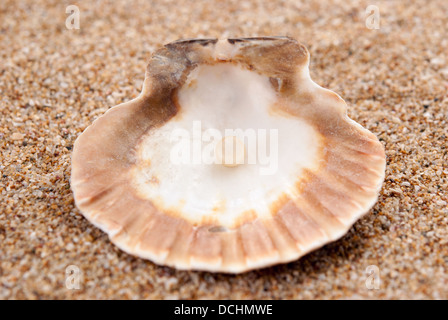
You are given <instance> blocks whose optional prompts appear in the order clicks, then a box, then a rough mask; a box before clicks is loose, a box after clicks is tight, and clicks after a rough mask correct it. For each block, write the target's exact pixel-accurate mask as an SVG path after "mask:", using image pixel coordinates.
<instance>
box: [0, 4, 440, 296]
mask: <svg viewBox="0 0 448 320" xmlns="http://www.w3.org/2000/svg"><path fill="white" fill-rule="evenodd" d="M69 4H72V3H71V2H70V1H58V0H54V1H50V0H48V1H43V0H42V1H14V0H2V1H1V2H0V112H1V117H0V152H1V155H0V160H1V161H0V298H1V299H7V298H16V299H17V298H19V299H23V298H27V299H53V298H58V299H69V298H80V299H82V298H101V299H105V298H149V299H156V298H170V299H172V298H186V299H196V298H234V299H251V298H260V299H269V298H275V299H277V298H284V299H302V298H308V299H314V298H328V299H347V298H361V299H362V298H394V299H399V298H411V299H416V298H445V299H447V298H448V272H447V264H448V229H447V226H448V209H447V202H448V195H447V193H448V192H447V190H448V155H447V153H448V147H447V142H448V124H447V115H448V96H447V90H448V39H447V33H448V2H447V1H444V0H440V1H424V0H419V1H412V2H407V1H398V0H397V1H375V3H371V2H368V1H315V2H313V1H300V0H293V1H265V3H263V2H262V1H255V0H249V1H245V0H242V1H216V2H212V1H207V2H206V1H186V0H175V1H135V2H131V1H84V0H82V1H77V2H76V4H77V5H78V6H79V9H80V29H79V30H68V29H67V28H66V27H65V19H66V18H67V16H68V14H66V12H65V9H66V7H67V6H68V5H69ZM369 4H375V5H377V6H378V7H379V9H380V14H381V25H380V29H379V30H369V29H367V28H366V26H365V9H366V7H367V6H368V5H369ZM257 35H258V36H259V35H289V36H292V37H295V38H296V39H298V40H299V41H301V42H302V43H303V44H305V45H306V46H307V47H308V49H309V51H310V53H311V65H310V68H311V76H312V78H313V79H314V80H315V81H316V82H317V83H318V84H320V85H322V86H324V87H326V88H329V89H331V90H334V91H335V92H337V93H339V94H340V95H341V96H342V97H343V98H344V99H345V100H346V101H347V103H348V105H349V111H348V112H349V115H350V117H351V118H353V119H354V120H356V121H357V122H359V123H361V124H362V125H363V126H365V127H366V128H368V129H369V130H371V131H372V132H373V133H375V134H376V135H377V136H378V137H379V138H380V140H381V141H382V143H383V144H384V146H385V148H386V154H387V172H386V181H385V184H384V187H383V190H382V192H381V195H380V198H379V201H378V203H377V204H376V205H375V207H374V208H373V209H372V210H371V212H370V213H369V214H368V215H366V217H364V218H363V219H361V220H360V221H359V222H357V223H356V224H355V225H354V227H353V228H352V229H351V230H350V232H349V233H348V234H347V235H346V236H345V237H344V238H343V239H341V240H340V241H337V242H335V243H333V244H330V245H328V246H326V247H324V248H322V249H320V250H317V251H315V252H313V253H311V254H309V255H307V256H306V257H304V258H302V259H300V260H299V261H297V262H294V263H290V264H287V265H280V266H277V267H272V268H268V269H264V270H259V271H254V272H250V273H247V274H243V275H238V276H231V275H222V274H210V273H204V272H181V271H176V270H174V269H170V268H167V267H159V266H156V265H154V264H153V263H151V262H149V261H145V260H142V259H138V258H135V257H132V256H129V255H127V254H125V253H123V252H121V251H120V250H119V249H118V248H116V247H115V246H114V245H112V244H111V243H110V242H109V241H108V238H107V236H106V235H105V234H104V233H103V232H101V231H99V230H98V229H96V228H95V227H93V226H92V225H91V224H90V223H89V222H87V220H85V219H84V218H83V217H82V215H81V214H80V212H79V210H77V209H76V208H75V207H74V203H73V197H72V193H71V191H70V186H69V183H70V182H69V179H70V156H71V149H72V145H73V142H74V140H75V139H76V137H77V136H78V135H79V134H80V133H81V132H82V131H83V130H84V129H85V128H86V127H87V126H88V125H90V124H91V123H92V121H93V120H94V119H95V118H97V117H98V116H100V115H101V114H103V113H104V112H105V111H106V110H107V109H108V108H109V107H111V106H114V105H116V104H118V103H121V102H124V101H128V100H130V99H132V98H134V97H136V96H137V95H138V93H139V91H140V88H141V85H142V81H143V78H144V72H145V66H146V63H147V61H148V58H149V56H150V54H151V52H152V51H153V50H154V49H156V48H157V47H158V46H160V45H162V44H164V43H167V42H170V41H173V40H176V39H178V38H193V37H218V38H226V37H231V36H234V37H239V36H257ZM68 265H76V266H78V267H79V268H80V269H81V270H82V272H83V279H82V281H81V286H82V287H81V289H80V290H68V289H66V287H65V268H66V267H67V266H68ZM369 265H376V266H378V268H379V271H380V278H381V285H380V289H379V290H368V289H367V288H366V285H365V281H366V277H367V276H366V273H365V270H366V268H367V267H368V266H369Z"/></svg>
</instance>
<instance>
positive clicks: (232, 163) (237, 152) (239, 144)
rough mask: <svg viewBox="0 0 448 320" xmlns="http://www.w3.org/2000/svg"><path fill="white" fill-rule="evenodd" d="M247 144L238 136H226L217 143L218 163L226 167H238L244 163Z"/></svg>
mask: <svg viewBox="0 0 448 320" xmlns="http://www.w3.org/2000/svg"><path fill="white" fill-rule="evenodd" d="M245 154H246V146H245V145H244V142H243V141H242V140H241V139H239V138H238V137H236V136H225V137H224V138H222V139H221V140H219V141H218V142H217V143H216V146H215V159H216V163H219V164H222V165H223V166H226V167H236V166H238V165H240V164H243V163H244V160H245Z"/></svg>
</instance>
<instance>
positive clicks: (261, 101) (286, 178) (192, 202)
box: [132, 63, 322, 227]
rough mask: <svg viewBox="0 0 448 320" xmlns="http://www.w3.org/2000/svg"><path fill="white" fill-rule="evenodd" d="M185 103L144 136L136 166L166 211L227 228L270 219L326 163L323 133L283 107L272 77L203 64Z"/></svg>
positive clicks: (142, 183)
mask: <svg viewBox="0 0 448 320" xmlns="http://www.w3.org/2000/svg"><path fill="white" fill-rule="evenodd" d="M178 103H179V106H180V110H179V112H178V114H177V115H176V116H175V117H174V118H172V119H170V120H169V121H168V122H167V123H165V124H164V125H163V126H162V127H160V128H157V129H155V130H153V131H151V132H150V133H149V134H147V135H146V136H145V137H143V139H142V141H141V142H140V144H139V145H138V146H137V157H138V163H137V166H136V168H135V169H134V170H133V172H132V173H133V181H134V183H135V187H136V189H137V190H138V193H139V196H141V197H143V198H145V199H149V200H151V201H152V202H153V203H154V205H155V206H156V207H157V208H159V210H161V211H164V212H167V213H170V212H172V213H173V214H175V215H177V216H181V217H183V218H185V219H187V220H189V221H191V222H193V223H198V224H210V225H218V226H223V227H232V226H235V225H238V224H239V223H240V222H241V221H245V220H246V219H245V217H246V215H248V214H250V215H254V214H255V215H256V216H258V217H261V218H263V217H268V216H271V214H272V213H273V212H272V210H273V209H272V207H273V204H274V203H275V202H276V201H277V200H278V199H279V198H281V197H282V195H284V194H290V193H294V190H295V189H296V188H297V183H298V182H299V181H300V180H301V177H302V176H303V170H304V169H305V168H306V169H309V170H315V169H317V167H318V166H319V163H320V152H319V151H320V150H321V148H322V144H321V140H320V135H319V134H318V133H317V131H316V130H315V129H314V128H313V127H312V126H310V125H309V124H308V123H307V122H305V121H304V120H301V119H298V118H296V117H293V116H291V115H289V114H286V113H284V112H283V113H282V112H277V111H276V109H275V107H274V104H276V103H280V102H279V99H278V96H277V93H276V91H275V90H274V88H273V87H272V85H271V83H270V81H269V79H268V78H267V77H265V76H262V75H260V74H258V73H256V72H253V71H249V70H247V69H245V68H242V67H240V66H238V65H235V64H231V63H219V64H216V65H200V66H198V67H197V68H196V69H194V70H193V71H192V72H191V73H190V74H189V76H188V78H187V81H186V82H185V84H184V85H183V87H182V88H180V89H179V92H178ZM229 132H230V133H229ZM217 164H219V165H217Z"/></svg>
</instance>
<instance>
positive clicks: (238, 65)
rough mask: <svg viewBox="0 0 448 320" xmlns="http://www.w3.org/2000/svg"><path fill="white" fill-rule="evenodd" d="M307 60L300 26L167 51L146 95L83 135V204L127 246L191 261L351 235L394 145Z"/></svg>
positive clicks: (269, 256) (220, 263)
mask: <svg viewBox="0 0 448 320" xmlns="http://www.w3.org/2000/svg"><path fill="white" fill-rule="evenodd" d="M308 64H309V53H308V51H307V49H306V48H305V47H304V46H303V45H301V44H300V43H298V42H297V41H296V40H294V39H291V38H288V37H263V38H239V39H226V40H217V39H191V40H179V41H175V42H172V43H170V44H167V45H165V46H164V47H162V48H160V49H158V50H157V51H156V52H155V53H154V54H153V56H152V57H151V60H150V62H149V64H148V67H147V71H146V77H145V81H144V85H143V89H142V92H141V94H140V96H139V97H137V98H136V99H134V100H132V101H129V102H127V103H124V104H121V105H118V106H116V107H113V108H111V109H110V110H108V111H107V112H106V113H105V114H104V115H103V116H102V117H100V118H98V119H97V120H95V121H94V123H93V124H92V125H91V126H90V127H88V128H87V129H86V130H85V131H84V132H83V133H82V134H81V135H80V136H79V138H78V139H77V140H76V143H75V146H74V151H73V158H72V177H71V186H72V189H73V192H74V197H75V202H76V205H77V206H78V208H79V209H80V210H81V212H82V213H83V215H84V216H85V217H86V218H87V219H88V220H89V221H91V222H92V223H93V224H94V225H95V226H97V227H99V228H100V229H102V230H103V231H105V232H106V233H107V234H108V235H109V237H110V239H111V241H112V242H113V243H114V244H116V245H117V246H118V247H119V248H121V249H122V250H124V251H126V252H128V253H130V254H133V255H136V256H139V257H142V258H146V259H149V260H152V261H153V262H155V263H157V264H162V265H168V266H172V267H175V268H178V269H185V270H207V271H213V272H227V273H239V272H244V271H247V270H251V269H256V268H262V267H266V266H270V265H274V264H278V263H285V262H290V261H293V260H296V259H298V258H299V257H301V256H303V255H305V254H306V253H308V252H310V251H312V250H315V249H316V248H319V247H322V246H323V245H325V244H327V243H329V242H331V241H334V240H336V239H338V238H340V237H342V236H343V235H344V234H345V233H346V232H347V231H348V229H349V228H350V227H351V226H352V225H353V223H354V222H355V221H356V220H357V219H359V218H360V217H361V216H362V215H364V214H365V213H367V212H368V210H369V209H370V208H371V207H372V206H373V204H374V203H375V202H376V200H377V197H378V192H379V189H380V187H381V185H382V182H383V180H384V174H385V153H384V149H383V147H382V145H381V143H380V142H379V141H378V139H377V138H376V136H375V135H374V134H372V133H371V132H369V131H368V130H366V129H364V128H363V127H362V126H361V125H359V124H357V123H356V122H354V121H353V120H351V119H349V118H348V117H347V115H346V109H347V105H346V103H345V102H344V101H343V100H342V99H341V98H340V97H339V96H338V95H337V94H336V93H334V92H332V91H329V90H327V89H324V88H322V87H320V86H318V85H317V84H315V83H314V82H313V81H312V80H311V79H310V76H309V70H308ZM238 129H240V130H239V131H238ZM226 130H228V131H226ZM232 130H233V131H232ZM226 132H230V134H227V133H226ZM220 134H221V135H220ZM263 134H264V135H263ZM254 136H255V138H254ZM198 137H199V138H198ZM174 138H175V139H174ZM275 138H276V139H275ZM254 141H256V142H254ZM260 141H261V142H260ZM174 142H176V143H174ZM229 146H230V147H229ZM176 148H177V149H176ZM263 148H264V149H263ZM229 150H230V151H229ZM260 150H261V151H260ZM263 150H264V151H263ZM262 151H263V152H264V153H265V154H263V152H262ZM204 155H205V156H204ZM250 158H252V161H249V160H250Z"/></svg>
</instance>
